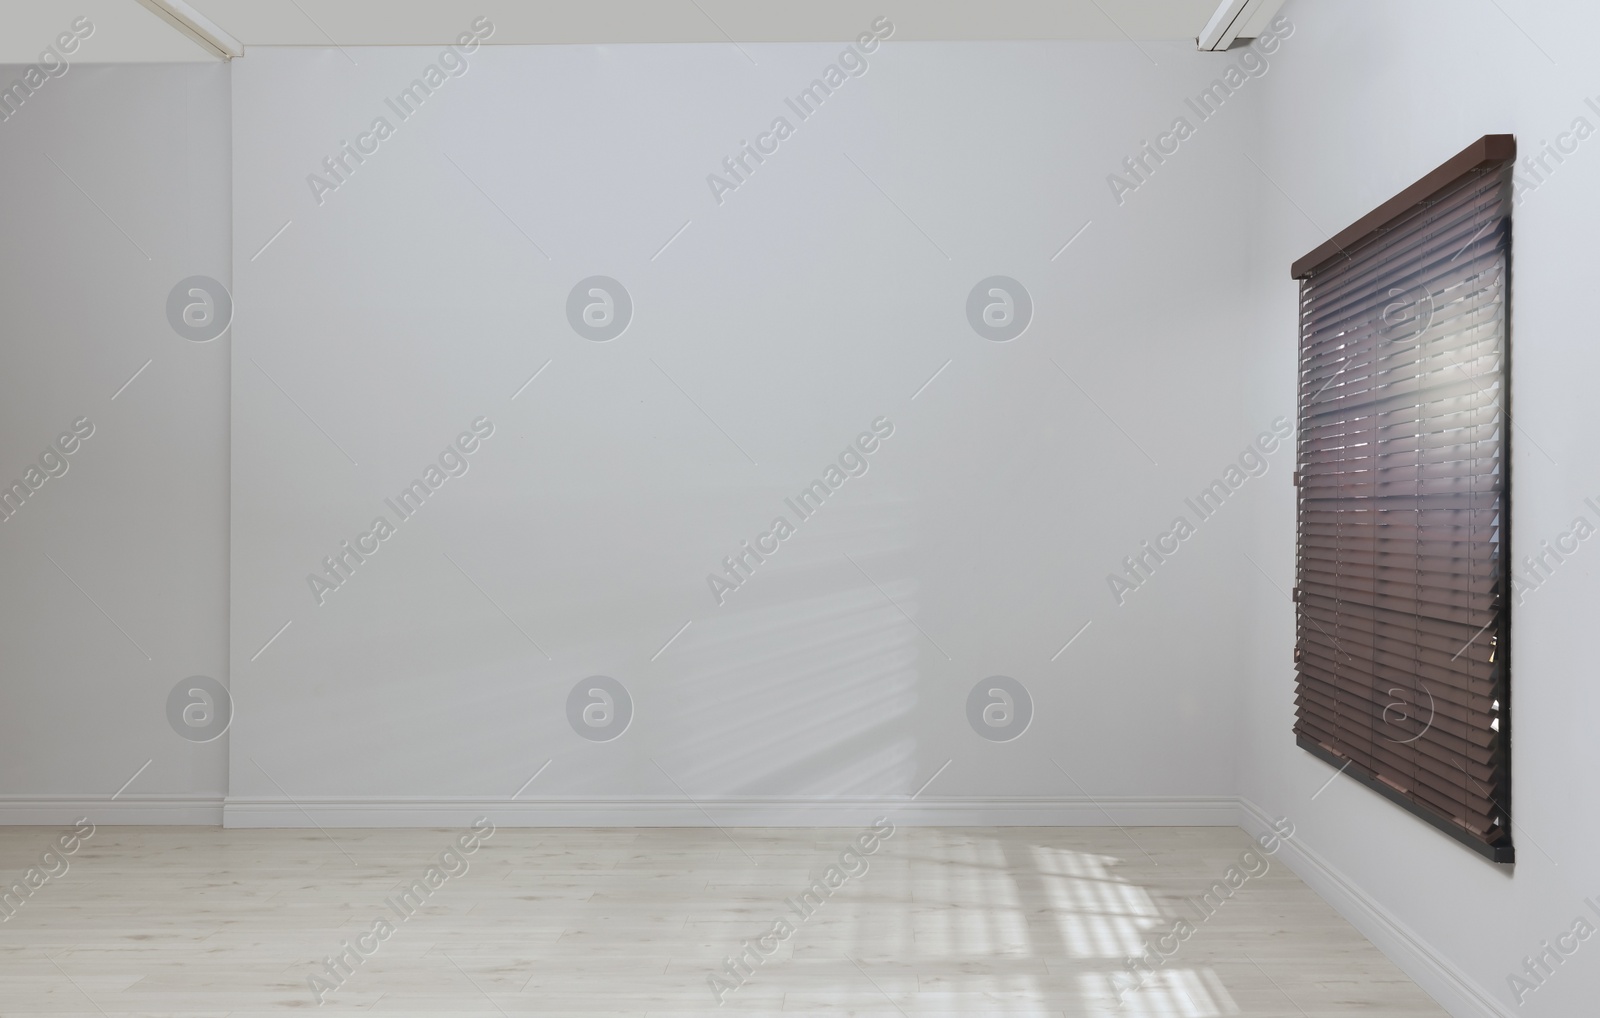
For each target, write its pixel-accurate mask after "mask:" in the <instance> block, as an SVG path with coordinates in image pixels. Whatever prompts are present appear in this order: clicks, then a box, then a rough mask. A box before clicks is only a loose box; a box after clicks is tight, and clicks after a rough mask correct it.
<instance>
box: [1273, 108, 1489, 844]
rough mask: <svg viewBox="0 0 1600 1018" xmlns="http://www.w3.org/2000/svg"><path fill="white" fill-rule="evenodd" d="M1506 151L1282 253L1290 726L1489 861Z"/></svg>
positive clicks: (1480, 151) (1485, 144)
mask: <svg viewBox="0 0 1600 1018" xmlns="http://www.w3.org/2000/svg"><path fill="white" fill-rule="evenodd" d="M1515 156H1516V146H1515V142H1514V140H1513V139H1512V138H1511V137H1510V136H1509V135H1489V136H1486V137H1484V138H1482V139H1479V141H1477V142H1475V143H1474V144H1473V145H1471V146H1469V147H1468V148H1467V149H1466V150H1465V151H1463V152H1462V153H1460V154H1459V155H1458V156H1456V157H1455V158H1454V159H1452V160H1450V161H1449V162H1447V163H1445V164H1444V165H1443V166H1441V167H1439V169H1437V170H1435V171H1434V172H1433V173H1431V174H1429V175H1428V176H1427V177H1424V178H1423V179H1422V180H1421V181H1419V182H1418V183H1417V184H1416V185H1415V186H1413V187H1412V188H1409V189H1408V190H1407V191H1405V192H1403V193H1402V194H1401V195H1399V196H1397V197H1396V198H1395V199H1394V200H1393V201H1391V202H1388V203H1386V204H1385V205H1384V206H1382V207H1380V208H1379V209H1378V210H1376V211H1375V212H1373V213H1372V214H1371V215H1370V216H1368V217H1366V218H1365V219H1363V220H1361V221H1360V222H1358V223H1356V224H1355V225H1354V226H1352V227H1351V228H1350V229H1349V230H1346V231H1345V232H1344V233H1342V234H1340V235H1339V236H1336V237H1334V238H1333V239H1332V240H1330V241H1329V242H1328V243H1327V244H1324V245H1323V246H1322V247H1320V248H1318V249H1317V250H1316V251H1313V252H1312V253H1311V254H1309V255H1307V256H1306V257H1305V258H1302V259H1301V260H1300V261H1298V262H1296V263H1295V265H1294V275H1295V277H1296V278H1297V279H1299V280H1300V281H1301V282H1300V375H1299V436H1298V467H1299V469H1298V470H1297V472H1296V474H1295V483H1296V485H1297V490H1298V496H1299V525H1298V548H1297V583H1296V589H1295V594H1294V597H1295V602H1296V609H1297V610H1296V615H1297V627H1296V644H1295V670H1296V674H1297V691H1296V700H1295V704H1296V720H1295V726H1294V730H1295V735H1296V739H1297V741H1298V743H1299V745H1300V746H1302V747H1304V748H1305V749H1307V750H1309V751H1310V752H1312V753H1314V754H1316V755H1317V756H1319V757H1321V758H1323V759H1324V760H1326V761H1328V762H1329V763H1331V764H1333V765H1334V766H1336V767H1341V768H1345V770H1346V773H1348V774H1350V775H1351V776H1353V777H1356V778H1357V779H1358V780H1360V781H1361V782H1362V783H1363V784H1366V785H1367V786H1368V787H1370V788H1373V789H1374V790H1376V791H1378V792H1381V793H1382V794H1384V795H1386V796H1388V797H1389V798H1390V799H1392V800H1394V801H1395V802H1397V803H1399V804H1401V805H1403V806H1405V807H1406V808H1407V809H1409V810H1411V811H1412V812H1413V813H1415V814H1417V815H1418V816H1419V817H1421V818H1423V819H1425V820H1427V821H1428V822H1430V823H1432V824H1433V825H1434V826H1436V827H1438V828H1439V829H1441V830H1443V831H1445V832H1447V833H1449V834H1450V835H1451V836H1453V837H1455V838H1456V839H1457V840H1459V841H1461V842H1463V843H1464V844H1467V845H1468V846H1470V847H1472V848H1474V849H1475V850H1477V851H1479V852H1481V853H1482V854H1484V855H1486V856H1487V857H1489V858H1490V859H1492V860H1494V861H1496V862H1510V861H1512V858H1513V853H1512V843H1511V815H1510V804H1511V774H1510V764H1511V753H1510V747H1511V744H1510V734H1511V733H1510V711H1509V699H1508V692H1509V689H1508V682H1509V668H1508V665H1509V650H1510V644H1509V637H1510V632H1509V622H1510V600H1509V596H1508V595H1509V593H1510V587H1509V580H1510V561H1511V556H1510V554H1509V548H1508V546H1507V545H1508V540H1509V536H1510V528H1509V525H1508V511H1509V509H1510V485H1509V479H1510V472H1509V462H1508V454H1509V452H1510V443H1509V441H1508V440H1507V426H1508V425H1507V420H1508V418H1507V413H1508V409H1507V404H1508V401H1509V396H1510V385H1509V379H1510V376H1509V363H1508V353H1509V337H1508V323H1509V298H1510V281H1511V179H1510V173H1511V164H1512V162H1513V161H1514V159H1515Z"/></svg>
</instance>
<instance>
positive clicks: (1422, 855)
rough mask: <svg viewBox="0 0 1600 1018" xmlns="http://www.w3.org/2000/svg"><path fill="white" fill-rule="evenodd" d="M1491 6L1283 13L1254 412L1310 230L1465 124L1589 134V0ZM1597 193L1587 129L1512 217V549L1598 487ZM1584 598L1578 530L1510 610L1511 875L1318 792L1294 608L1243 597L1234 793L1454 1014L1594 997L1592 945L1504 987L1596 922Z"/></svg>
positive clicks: (1433, 155)
mask: <svg viewBox="0 0 1600 1018" xmlns="http://www.w3.org/2000/svg"><path fill="white" fill-rule="evenodd" d="M1499 6H1500V7H1501V8H1503V11H1502V10H1497V9H1496V5H1492V4H1458V3H1446V2H1443V0H1436V2H1416V3H1408V4H1391V3H1382V2H1375V0H1374V2H1367V0H1359V2H1340V3H1337V4H1335V3H1330V2H1315V3H1313V2H1305V0H1294V2H1293V3H1291V4H1290V6H1289V7H1288V8H1286V13H1287V14H1288V15H1289V16H1290V17H1291V18H1292V19H1293V20H1294V21H1295V22H1296V23H1297V24H1299V26H1300V33H1299V34H1298V35H1297V36H1296V39H1295V43H1296V49H1295V54H1294V59H1293V60H1286V61H1284V63H1283V68H1282V71H1283V73H1282V74H1281V76H1275V77H1274V78H1273V79H1272V81H1271V86H1272V87H1271V90H1270V91H1269V93H1268V104H1267V106H1266V107H1265V108H1264V110H1263V121H1262V124H1261V141H1260V142H1259V148H1258V151H1259V153H1260V154H1259V155H1258V159H1259V160H1260V161H1261V163H1262V166H1263V168H1264V169H1265V170H1266V172H1267V173H1268V174H1269V175H1270V177H1271V179H1272V180H1273V181H1274V182H1275V185H1276V186H1270V185H1266V186H1263V187H1262V188H1261V193H1260V195H1259V197H1258V199H1257V200H1256V201H1255V202H1254V203H1253V205H1252V207H1253V209H1254V216H1253V218H1254V220H1255V221H1256V222H1257V223H1258V224H1259V232H1258V241H1257V242H1256V243H1255V244H1253V245H1252V252H1253V257H1252V261H1251V275H1252V288H1253V293H1254V297H1253V303H1254V304H1255V305H1256V306H1258V307H1260V308H1261V309H1262V310H1261V318H1260V321H1259V322H1258V325H1257V327H1256V328H1255V329H1254V330H1253V335H1254V350H1253V352H1252V355H1251V356H1249V357H1248V358H1247V362H1248V363H1250V364H1251V365H1253V367H1252V369H1251V371H1252V377H1251V384H1250V386H1249V390H1250V393H1251V396H1250V403H1251V405H1253V406H1254V407H1255V408H1256V412H1257V413H1258V414H1265V413H1268V412H1273V411H1276V410H1277V409H1278V408H1280V407H1284V406H1290V405H1292V401H1293V398H1294V362H1295V348H1294V335H1295V319H1294V301H1295V293H1296V290H1295V285H1294V283H1293V282H1292V281H1291V280H1290V279H1289V278H1288V265H1289V263H1290V261H1291V260H1293V259H1294V258H1296V257H1299V256H1300V255H1301V254H1303V253H1305V252H1306V251H1309V250H1310V249H1311V248H1313V247H1314V246H1316V245H1317V244H1318V243H1320V242H1321V241H1322V240H1323V238H1324V233H1322V232H1321V231H1327V232H1330V233H1331V232H1334V231H1337V230H1338V229H1341V228H1343V227H1344V226H1345V225H1347V224H1348V223H1349V222H1351V221H1353V220H1354V219H1356V218H1357V217H1359V216H1360V215H1362V214H1364V213H1366V212H1367V211H1369V210H1370V209H1371V208H1373V207H1374V206H1376V205H1377V204H1378V203H1380V202H1381V201H1383V200H1385V199H1386V198H1388V197H1389V196H1390V195H1392V194H1394V193H1395V192H1396V191H1398V190H1399V189H1400V188H1402V187H1404V186H1405V185H1407V184H1409V183H1410V182H1411V181H1413V180H1414V179H1416V178H1417V177H1418V176H1420V175H1421V174H1422V173H1424V172H1426V171H1427V170H1429V169H1431V168H1432V167H1433V166H1435V165H1437V164H1438V163H1440V162H1441V161H1443V160H1444V159H1445V158H1446V157H1448V156H1450V155H1452V154H1454V153H1455V152H1456V151H1457V150H1459V149H1460V148H1462V147H1463V146H1464V145H1465V144H1466V143H1467V142H1469V141H1471V140H1472V139H1474V138H1476V137H1478V136H1479V135H1482V134H1487V133H1504V132H1510V133H1514V134H1516V135H1517V137H1518V142H1519V145H1520V147H1521V151H1522V152H1523V153H1524V154H1531V153H1534V152H1535V151H1536V150H1537V149H1538V148H1539V146H1540V143H1541V142H1542V141H1544V140H1551V141H1553V140H1555V138H1556V135H1557V133H1558V132H1562V131H1565V130H1567V129H1568V128H1569V126H1570V125H1571V124H1572V121H1573V120H1574V118H1577V117H1580V116H1581V117H1584V118H1586V119H1587V121H1588V123H1589V124H1590V125H1592V126H1594V127H1600V115H1597V114H1596V113H1595V111H1594V110H1593V109H1591V108H1590V107H1588V106H1587V105H1586V104H1585V102H1584V98H1585V96H1594V95H1595V93H1596V91H1597V90H1600V88H1597V85H1600V83H1597V82H1595V81H1594V80H1593V78H1592V76H1591V75H1587V74H1586V73H1584V72H1585V69H1586V67H1588V66H1590V65H1592V40H1593V38H1594V37H1595V32H1596V29H1597V28H1600V15H1597V12H1596V11H1595V10H1594V8H1593V7H1592V5H1583V4H1578V3H1545V4H1537V5H1535V4H1530V3H1506V4H1501V5H1499ZM1512 19H1515V20H1514V21H1513V20H1512ZM1551 165H1552V166H1555V165H1556V164H1554V163H1553V162H1552V163H1551ZM1529 179H1532V178H1529ZM1597 184H1600V141H1597V140H1593V139H1591V140H1588V141H1586V142H1584V143H1583V144H1582V145H1581V146H1580V147H1579V149H1578V151H1577V152H1576V153H1575V154H1573V155H1570V156H1567V157H1566V161H1565V162H1564V163H1563V164H1560V165H1559V167H1557V168H1556V169H1555V172H1553V173H1551V174H1549V175H1548V177H1547V179H1546V180H1545V182H1544V183H1542V184H1541V185H1540V186H1539V187H1538V189H1537V190H1535V191H1533V192H1531V193H1530V194H1528V195H1527V196H1526V198H1525V200H1524V201H1523V202H1522V203H1521V204H1519V205H1518V206H1517V207H1516V210H1515V213H1514V216H1515V218H1514V237H1515V239H1514V247H1513V252H1514V253H1513V259H1514V282H1513V294H1514V296H1513V302H1512V345H1513V351H1514V352H1513V357H1512V379H1513V381H1512V406H1513V408H1514V409H1513V411H1512V414H1513V418H1514V422H1515V427H1514V428H1513V429H1512V433H1511V443H1512V457H1513V463H1514V495H1513V500H1512V501H1513V510H1512V548H1513V549H1514V550H1515V551H1516V552H1517V553H1518V557H1519V558H1520V556H1521V555H1522V554H1526V553H1528V552H1529V551H1536V550H1537V547H1538V543H1539V542H1540V541H1541V540H1548V539H1550V538H1552V537H1553V536H1554V535H1555V534H1557V533H1558V532H1560V531H1562V530H1565V529H1566V528H1567V527H1568V526H1569V525H1570V523H1571V521H1572V520H1573V519H1574V517H1576V516H1579V515H1585V516H1587V517H1588V518H1589V520H1590V522H1591V523H1595V522H1597V517H1596V514H1595V512H1594V511H1593V510H1591V509H1589V508H1587V507H1586V506H1585V504H1584V499H1585V498H1588V497H1591V496H1595V495H1596V494H1600V448H1597V446H1596V444H1595V443H1594V441H1593V427H1592V420H1593V394H1592V391H1591V390H1592V380H1593V379H1594V377H1595V375H1596V371H1597V369H1600V353H1597V351H1596V347H1595V344H1594V343H1593V342H1592V339H1591V335H1592V332H1593V315H1592V311H1591V308H1592V303H1593V301H1592V291H1593V285H1592V280H1591V279H1590V278H1589V277H1590V276H1591V275H1592V271H1591V270H1592V265H1593V255H1592V248H1593V238H1594V236H1595V235H1596V230H1597V227H1600V187H1597ZM1280 187H1281V189H1282V192H1285V193H1286V194H1287V195H1288V197H1287V198H1286V197H1284V195H1283V194H1281V193H1280V192H1279V190H1278V188H1280ZM1291 201H1292V204H1291ZM1297 206H1298V207H1297ZM1307 217H1309V220H1310V221H1308V218H1307ZM1313 223H1314V224H1315V225H1313ZM1257 506H1258V507H1259V508H1260V509H1261V513H1260V516H1259V520H1258V524H1257V528H1256V532H1255V536H1254V539H1253V543H1254V545H1255V551H1254V552H1253V554H1256V555H1258V556H1259V557H1260V561H1262V562H1263V564H1264V565H1267V567H1268V568H1269V570H1270V571H1271V572H1272V573H1273V575H1274V577H1275V578H1276V580H1277V582H1278V583H1279V584H1280V585H1283V586H1285V587H1287V586H1288V585H1289V584H1290V583H1291V580H1292V577H1293V569H1294V564H1293V533H1294V500H1293V493H1292V491H1291V490H1290V489H1289V488H1288V487H1287V486H1285V485H1279V486H1275V487H1274V488H1273V489H1272V490H1271V492H1270V497H1269V498H1268V499H1267V500H1264V501H1261V502H1258V503H1257ZM1590 543H1591V544H1592V542H1590ZM1597 596H1600V552H1597V551H1595V550H1594V549H1593V548H1591V547H1590V546H1589V545H1588V544H1586V545H1584V546H1583V547H1582V550H1580V551H1579V552H1578V553H1577V554H1576V555H1575V556H1573V557H1572V558H1571V559H1569V560H1568V561H1567V563H1566V564H1564V565H1563V566H1562V567H1561V569H1560V571H1559V572H1557V573H1556V574H1555V575H1554V576H1553V577H1552V578H1551V579H1550V580H1549V581H1548V582H1547V583H1546V584H1544V585H1543V586H1542V587H1541V588H1540V589H1538V590H1537V591H1534V592H1533V593H1531V594H1529V595H1528V597H1527V598H1526V601H1525V603H1523V604H1521V605H1518V606H1517V607H1516V608H1514V610H1513V620H1514V624H1513V644H1512V647H1513V649H1512V659H1511V660H1512V687H1513V693H1512V707H1513V712H1514V722H1513V732H1514V743H1513V746H1514V749H1513V775H1514V790H1515V800H1514V805H1513V815H1514V817H1515V820H1514V834H1515V840H1516V843H1517V859H1518V861H1517V863H1516V865H1515V867H1514V868H1511V867H1496V866H1494V865H1492V864H1489V863H1487V862H1485V861H1483V860H1482V859H1480V858H1479V857H1478V856H1476V855H1474V854H1472V853H1471V852H1469V851H1467V850H1465V849H1463V848H1462V847H1461V846H1459V845H1458V844H1456V843H1455V842H1454V841H1452V840H1450V839H1448V838H1446V837H1444V836H1443V835H1441V834H1439V833H1438V832H1436V831H1435V830H1433V829H1432V828H1430V827H1428V826H1427V825H1425V824H1423V823H1422V822H1421V821H1418V820H1416V819H1414V818H1412V817H1411V816H1410V815H1408V814H1406V813H1405V812H1403V811H1402V810H1400V809H1398V808H1396V807H1395V806H1393V805H1392V804H1390V803H1389V802H1388V801H1386V800H1384V799H1382V798H1381V797H1379V796H1377V795H1376V794H1374V793H1372V792H1370V791H1368V790H1366V789H1364V788H1362V787H1360V786H1359V785H1357V784H1355V783H1354V782H1353V781H1350V780H1348V779H1345V778H1340V779H1338V780H1336V781H1334V782H1333V784H1332V785H1330V786H1329V787H1328V788H1327V789H1326V790H1325V791H1323V792H1321V794H1317V792H1318V789H1319V787H1320V786H1322V785H1323V784H1324V783H1325V782H1326V781H1327V780H1328V778H1329V777H1330V776H1331V775H1332V773H1333V769H1332V768H1329V767H1327V766H1325V765H1324V764H1322V763H1319V762H1318V761H1316V760H1314V759H1313V758H1312V757H1311V756H1310V755H1309V754H1306V753H1305V752H1303V751H1301V750H1299V749H1297V748H1296V747H1295V744H1294V740H1293V737H1292V735H1291V733H1290V726H1291V724H1292V719H1293V702H1292V696H1293V683H1292V681H1291V676H1292V671H1291V669H1292V665H1291V662H1290V652H1291V648H1292V646H1293V640H1294V636H1293V633H1294V624H1293V614H1292V609H1291V606H1290V605H1289V604H1287V603H1286V602H1284V601H1283V599H1282V598H1281V597H1280V596H1279V595H1277V594H1276V593H1274V592H1273V591H1271V590H1270V589H1265V588H1260V589H1257V591H1256V592H1255V604H1254V608H1253V610H1252V612H1251V618H1252V621H1253V635H1252V636H1251V638H1250V646H1251V648H1252V651H1253V658H1254V660H1253V662H1252V667H1251V668H1250V670H1249V689H1248V691H1247V693H1246V696H1245V698H1244V700H1245V704H1246V709H1247V712H1248V715H1249V729H1250V732H1251V738H1250V739H1249V741H1248V743H1247V746H1246V750H1245V753H1244V756H1243V760H1242V766H1241V791H1242V792H1243V793H1244V794H1245V795H1246V796H1247V797H1248V798H1250V799H1251V800H1253V801H1254V802H1255V803H1257V804H1259V805H1260V806H1261V807H1262V808H1263V809H1264V810H1266V811H1267V812H1269V813H1271V814H1273V815H1280V814H1285V815H1288V816H1290V817H1292V818H1293V819H1294V821H1295V823H1296V825H1297V827H1298V830H1299V834H1298V835H1297V838H1296V844H1298V845H1299V846H1301V847H1303V848H1308V849H1310V850H1311V851H1310V854H1309V855H1305V856H1302V857H1301V858H1300V859H1299V861H1298V862H1297V863H1295V865H1296V866H1297V868H1298V869H1300V871H1301V873H1302V875H1303V876H1305V877H1306V878H1307V879H1308V880H1310V881H1311V882H1312V883H1313V886H1316V887H1318V889H1319V890H1321V891H1322V892H1323V893H1324V894H1325V895H1327V896H1329V897H1330V898H1331V899H1332V900H1334V901H1335V902H1336V903H1338V904H1341V905H1342V906H1343V907H1344V909H1345V910H1346V913H1347V914H1348V915H1350V916H1351V917H1352V918H1354V919H1356V920H1357V921H1358V924H1359V925H1361V926H1362V927H1363V929H1364V930H1365V931H1366V932H1367V933H1368V934H1369V936H1372V937H1373V939H1374V940H1375V941H1376V942H1377V943H1379V945H1380V946H1383V947H1385V948H1386V949H1387V950H1388V951H1389V952H1390V954H1391V956H1393V957H1395V958H1396V959H1397V960H1399V961H1401V963H1402V964H1403V965H1404V966H1405V967H1406V968H1407V969H1408V970H1409V971H1410V973H1411V974H1412V975H1413V976H1414V977H1416V978H1418V979H1419V981H1421V982H1422V983H1423V985H1424V986H1425V987H1426V988H1428V989H1430V990H1431V991H1432V992H1434V994H1435V995H1436V996H1437V997H1439V999H1440V1000H1441V1001H1443V1002H1444V1003H1446V1004H1447V1006H1449V1007H1451V1009H1452V1013H1454V1014H1457V1015H1479V1014H1496V1013H1499V1014H1510V1013H1523V1014H1528V1015H1551V1016H1557V1015H1560V1016H1566V1015H1576V1014H1586V1013H1590V1012H1591V1011H1592V1010H1593V1001H1594V1000H1595V997H1596V994H1597V992H1600V968H1597V967H1596V966H1595V964H1594V960H1593V959H1592V958H1588V957H1586V955H1587V954H1589V953H1592V952H1600V946H1596V945H1595V944H1594V943H1590V944H1588V945H1585V946H1584V947H1582V948H1581V949H1580V950H1579V953H1578V956H1576V957H1574V958H1573V959H1572V960H1570V961H1568V962H1567V963H1565V964H1564V965H1562V966H1561V967H1560V968H1559V969H1558V970H1557V971H1556V973H1555V975H1554V976H1553V977H1552V978H1551V979H1550V980H1549V981H1548V982H1547V983H1546V984H1545V985H1544V986H1543V987H1542V988H1540V989H1538V990H1537V991H1536V992H1534V993H1532V994H1529V995H1527V998H1526V1000H1525V1002H1524V1003H1523V1004H1522V1005H1521V1006H1520V1007H1519V1006H1518V1005H1517V1003H1516V1001H1515V998H1514V996H1513V995H1512V993H1511V991H1510V989H1509V988H1508V985H1507V981H1506V977H1507V975H1509V974H1511V973H1513V972H1519V973H1520V972H1521V970H1522V967H1523V959H1524V957H1525V956H1527V955H1530V954H1533V953H1537V952H1539V951H1542V950H1544V942H1546V941H1548V942H1550V943H1554V942H1555V939H1556V937H1557V935H1558V934H1562V933H1565V932H1567V931H1569V930H1571V929H1572V928H1573V925H1574V920H1575V919H1576V918H1577V917H1578V916H1579V915H1580V914H1581V915H1584V916H1586V917H1587V918H1588V919H1589V921H1590V922H1594V923H1597V924H1600V917H1597V916H1596V915H1595V914H1594V913H1592V912H1591V911H1590V910H1589V909H1588V908H1587V906H1585V905H1583V903H1582V899H1583V898H1584V897H1586V896H1591V895H1594V894H1596V892H1597V891H1600V863H1597V861H1596V857H1595V854H1594V852H1593V845H1594V843H1595V838H1596V836H1597V834H1600V830H1597V827H1600V791H1597V788H1600V786H1597V784H1596V782H1595V780H1594V777H1595V775H1596V772H1597V769H1600V742H1597V740H1596V739H1595V738H1594V732H1593V721H1594V717H1595V712H1596V707H1597V706H1600V693H1597V691H1596V685H1595V683H1594V682H1593V681H1592V677H1591V673H1592V670H1593V669H1592V663H1593V661H1594V658H1595V639H1596V636H1595V627H1594V626H1593V624H1592V619H1591V616H1592V615H1593V606H1594V604H1595V600H1596V597H1597ZM1313 796H1315V798H1313ZM1292 861H1293V860H1292Z"/></svg>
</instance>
